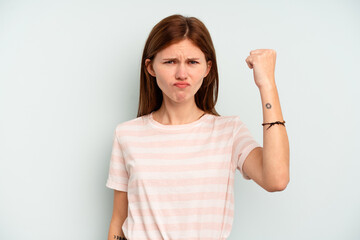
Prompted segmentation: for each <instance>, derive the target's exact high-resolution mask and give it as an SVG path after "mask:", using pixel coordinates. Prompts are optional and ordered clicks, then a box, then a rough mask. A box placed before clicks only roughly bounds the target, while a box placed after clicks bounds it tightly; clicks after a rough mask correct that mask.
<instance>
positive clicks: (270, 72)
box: [245, 49, 276, 89]
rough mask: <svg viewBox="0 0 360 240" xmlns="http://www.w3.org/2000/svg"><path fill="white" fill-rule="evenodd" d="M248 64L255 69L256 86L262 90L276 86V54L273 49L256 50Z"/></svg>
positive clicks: (247, 59)
mask: <svg viewBox="0 0 360 240" xmlns="http://www.w3.org/2000/svg"><path fill="white" fill-rule="evenodd" d="M245 61H246V63H247V65H248V66H249V68H250V69H253V72H254V80H255V84H256V86H257V87H258V88H259V89H260V88H263V87H268V86H275V62H276V52H275V50H273V49H256V50H253V51H251V52H250V56H248V57H247V58H246V60H245Z"/></svg>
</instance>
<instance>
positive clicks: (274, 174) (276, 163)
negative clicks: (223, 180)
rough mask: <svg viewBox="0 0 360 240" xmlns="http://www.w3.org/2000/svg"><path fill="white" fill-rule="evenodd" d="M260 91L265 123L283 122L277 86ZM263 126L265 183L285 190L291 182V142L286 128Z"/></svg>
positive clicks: (281, 126)
mask: <svg viewBox="0 0 360 240" xmlns="http://www.w3.org/2000/svg"><path fill="white" fill-rule="evenodd" d="M272 82H275V81H272ZM259 90H260V95H261V102H262V109H263V122H264V123H268V122H275V121H283V120H284V119H283V116H282V112H281V107H280V100H279V96H278V92H277V88H276V85H275V84H271V85H269V86H267V87H262V88H261V89H259ZM269 126H270V125H264V126H263V168H262V171H263V172H262V175H263V181H264V182H266V184H267V185H268V186H269V188H271V189H275V190H283V189H284V188H285V187H286V185H287V184H288V182H289V179H290V178H289V140H288V136H287V132H286V128H285V126H283V125H281V124H274V125H272V126H271V127H270V128H269V129H267V128H268V127H269Z"/></svg>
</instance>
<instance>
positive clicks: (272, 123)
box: [261, 121, 285, 130]
mask: <svg viewBox="0 0 360 240" xmlns="http://www.w3.org/2000/svg"><path fill="white" fill-rule="evenodd" d="M284 123H285V121H282V122H280V121H276V122H271V123H263V124H261V125H263V126H265V125H267V124H270V126H269V127H268V128H267V129H266V130H268V129H269V128H271V127H272V126H273V125H274V124H281V125H283V126H284V127H285V124H284Z"/></svg>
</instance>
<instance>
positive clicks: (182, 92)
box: [106, 15, 289, 240]
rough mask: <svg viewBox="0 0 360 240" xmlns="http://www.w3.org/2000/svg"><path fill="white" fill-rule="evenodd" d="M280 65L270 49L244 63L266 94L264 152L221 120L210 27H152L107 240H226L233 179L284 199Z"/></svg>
mask: <svg viewBox="0 0 360 240" xmlns="http://www.w3.org/2000/svg"><path fill="white" fill-rule="evenodd" d="M275 59H276V53H275V51H273V50H270V49H258V50H254V51H251V52H250V55H249V56H248V58H247V59H246V62H247V64H248V66H249V68H251V69H253V72H254V80H255V83H256V85H257V87H258V88H259V90H260V94H261V100H262V106H263V120H264V123H263V126H264V128H263V134H264V138H263V140H264V142H263V143H264V147H261V145H260V144H259V143H257V142H256V141H255V140H254V138H253V137H252V135H251V133H250V131H249V130H248V129H247V127H246V125H245V124H244V123H243V122H242V121H241V120H240V118H239V117H238V116H220V115H219V114H218V113H217V112H216V110H215V104H216V101H217V95H218V71H217V63H216V56H215V50H214V47H213V43H212V40H211V37H210V34H209V32H208V30H207V29H206V27H205V25H204V24H203V23H202V22H201V21H200V20H198V19H197V18H193V17H184V16H181V15H172V16H169V17H167V18H165V19H163V20H162V21H160V22H159V23H158V24H157V25H155V27H154V28H153V29H152V31H151V33H150V35H149V37H148V39H147V41H146V44H145V48H144V52H143V56H142V62H141V77H140V99H139V109H138V116H137V118H135V119H132V120H129V121H126V122H123V123H121V124H118V125H117V127H116V129H115V133H114V142H113V150H112V155H111V161H110V169H109V177H108V180H107V184H106V186H107V187H109V188H111V189H114V206H113V215H112V219H111V223H110V229H109V235H108V239H131V240H133V239H134V240H138V239H217V240H218V239H226V238H227V237H228V236H229V235H230V231H231V228H232V222H233V212H234V211H233V210H234V195H233V184H234V175H235V170H236V169H238V170H239V171H240V172H241V174H242V175H243V177H244V178H245V179H253V180H254V181H255V182H256V183H257V184H259V185H260V186H261V187H262V188H264V189H265V190H267V191H269V192H273V191H282V190H283V189H285V187H286V186H287V184H288V182H289V146H288V144H289V143H288V138H287V133H286V129H285V125H284V121H282V119H283V118H282V113H281V109H280V103H279V98H278V94H277V90H276V85H275V78H274V69H275ZM268 125H270V126H268ZM281 125H282V126H281ZM124 237H126V238H124Z"/></svg>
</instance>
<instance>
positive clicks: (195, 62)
mask: <svg viewBox="0 0 360 240" xmlns="http://www.w3.org/2000/svg"><path fill="white" fill-rule="evenodd" d="M189 63H190V64H198V63H199V62H197V61H189Z"/></svg>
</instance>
